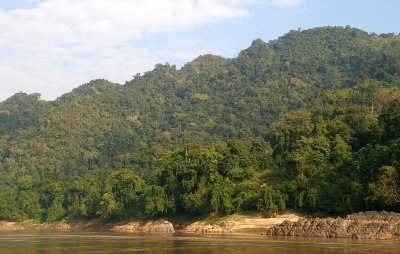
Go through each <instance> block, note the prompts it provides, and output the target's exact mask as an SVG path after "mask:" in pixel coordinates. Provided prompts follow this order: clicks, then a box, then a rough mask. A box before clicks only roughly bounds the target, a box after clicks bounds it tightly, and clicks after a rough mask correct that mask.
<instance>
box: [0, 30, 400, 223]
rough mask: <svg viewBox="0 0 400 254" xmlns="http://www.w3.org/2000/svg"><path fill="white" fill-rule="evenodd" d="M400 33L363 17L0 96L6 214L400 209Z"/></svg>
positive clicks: (0, 186)
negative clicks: (373, 31)
mask: <svg viewBox="0 0 400 254" xmlns="http://www.w3.org/2000/svg"><path fill="white" fill-rule="evenodd" d="M399 56H400V37H399V36H374V35H369V34H368V33H366V32H363V31H361V30H359V29H355V28H351V27H345V28H343V27H321V28H315V29H310V30H305V31H290V32H289V33H287V34H285V35H284V36H282V37H280V38H279V39H277V40H274V41H271V42H268V43H265V42H263V41H262V40H259V39H258V40H255V41H254V42H253V43H252V45H251V46H250V47H249V48H248V49H245V50H243V51H241V52H240V53H239V55H238V56H237V57H236V58H232V59H225V58H223V57H218V56H213V55H203V56H200V57H198V58H196V59H195V60H193V61H192V62H190V63H187V64H186V65H185V66H183V67H182V68H181V69H179V70H177V69H176V67H175V66H174V65H169V64H168V63H167V64H164V65H162V64H157V65H156V66H155V68H154V70H152V71H149V72H146V73H145V74H143V75H139V74H138V75H136V76H135V77H134V78H133V79H132V80H131V81H128V82H127V83H126V84H125V85H118V84H114V83H111V82H109V81H106V80H94V81H91V82H89V83H88V84H84V85H82V86H81V87H79V88H77V89H74V90H73V91H72V92H71V93H68V94H65V95H63V96H61V97H60V98H58V99H57V100H55V101H52V102H46V101H42V100H40V96H39V95H38V94H32V95H27V94H24V93H18V94H16V95H14V96H12V97H11V98H9V99H7V100H6V101H4V102H1V103H0V219H2V220H12V221H21V220H25V219H38V218H39V217H40V219H41V220H42V221H48V222H53V221H57V220H60V219H62V218H64V217H69V218H76V219H80V218H85V219H88V218H94V217H101V218H106V219H126V218H131V217H138V216H143V215H145V216H161V215H166V214H172V213H182V212H184V213H190V214H193V215H199V214H203V213H210V212H214V213H233V212H236V211H239V210H257V209H258V210H259V211H262V212H264V213H266V214H269V215H272V214H273V213H276V212H277V211H281V210H284V209H286V208H291V209H299V210H302V211H304V212H312V213H322V214H323V213H326V214H329V213H347V212H354V211H359V210H364V209H387V210H392V211H399V206H398V193H399V174H400V173H399V170H400V136H399V133H400V129H399V128H400V127H399V126H400V90H399V89H400V83H399V80H400V78H399V77H400V75H399V73H400V57H399Z"/></svg>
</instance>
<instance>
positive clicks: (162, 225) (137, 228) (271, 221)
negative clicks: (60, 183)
mask: <svg viewBox="0 0 400 254" xmlns="http://www.w3.org/2000/svg"><path fill="white" fill-rule="evenodd" d="M299 218H300V217H299V216H298V215H296V214H292V213H290V214H282V215H277V216H276V217H274V218H265V217H262V216H261V215H239V214H233V215H229V216H224V217H216V218H214V217H211V218H206V219H204V220H200V221H184V220H180V221H179V223H175V224H173V223H171V222H170V221H168V220H149V221H126V222H104V221H100V220H90V221H79V222H74V223H68V222H65V221H63V222H58V223H54V224H48V223H44V224H34V223H32V222H30V221H27V222H4V221H2V222H0V231H79V230H83V231H116V232H131V233H138V232H148V233H150V232H153V233H174V232H183V233H194V234H257V235H260V234H261V233H262V232H265V231H266V229H268V228H270V227H272V226H274V225H277V224H280V223H282V222H283V221H285V220H289V221H297V220H298V219H299Z"/></svg>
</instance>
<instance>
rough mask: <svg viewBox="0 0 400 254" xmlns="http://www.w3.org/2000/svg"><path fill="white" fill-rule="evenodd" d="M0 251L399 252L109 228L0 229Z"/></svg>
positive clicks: (389, 247)
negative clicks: (126, 231)
mask: <svg viewBox="0 0 400 254" xmlns="http://www.w3.org/2000/svg"><path fill="white" fill-rule="evenodd" d="M0 253H15V254H22V253H24V254H26V253H49V254H59V253H74V254H76V253H190V254H191V253H211V254H212V253H228V254H231V253H238V254H243V253H251V254H256V253H263V254H270V253H271V254H272V253H274V254H275V253H277V254H279V253H284V254H289V253H296V254H322V253H324V254H325V253H327V254H328V253H351V254H358V253H368V254H375V253H377V254H378V253H399V254H400V241H384V240H351V239H320V238H267V237H264V236H232V235H230V236H203V235H188V234H180V233H176V234H171V235H162V234H121V233H113V232H105V233H99V232H95V233H92V232H56V233H54V232H52V233H38V232H33V233H29V232H20V233H15V232H13V233H0Z"/></svg>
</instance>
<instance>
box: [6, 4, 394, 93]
mask: <svg viewBox="0 0 400 254" xmlns="http://www.w3.org/2000/svg"><path fill="white" fill-rule="evenodd" d="M399 11H400V1H398V0H380V1H378V0H375V1H374V0H352V1H350V0H347V1H345V0H12V1H10V0H8V1H5V0H0V48H1V50H0V59H1V60H0V80H1V82H0V101H1V100H4V99H6V98H8V97H9V96H11V95H12V94H14V93H16V92H19V91H23V92H27V93H33V92H39V93H41V94H42V98H43V99H46V100H53V99H55V98H57V97H58V96H60V95H61V94H63V93H66V92H69V91H70V90H72V89H73V88H74V87H77V86H79V85H81V84H83V83H86V82H88V81H90V80H91V79H95V78H106V79H109V80H110V81H114V82H119V83H124V82H125V81H126V80H130V79H131V77H132V76H133V75H134V74H136V73H141V72H145V71H148V70H151V69H152V68H153V66H154V65H155V64H156V63H165V62H169V63H171V64H176V65H177V66H178V67H180V66H182V65H183V64H185V63H186V62H188V61H190V60H192V59H194V58H195V57H197V56H198V55H200V54H205V53H212V54H218V55H222V56H225V57H234V56H236V55H237V54H238V53H239V52H240V50H242V49H245V48H246V47H248V46H249V45H250V43H251V41H253V40H254V39H256V38H261V39H263V40H264V41H269V40H273V39H276V38H277V37H279V36H281V35H283V34H285V33H287V32H288V31H289V30H291V29H298V28H301V29H308V28H313V27H317V26H328V25H329V26H346V25H350V26H352V27H357V28H360V29H363V30H365V31H367V32H376V33H378V34H380V33H392V32H393V33H396V34H398V33H400V26H399V24H400V15H399V14H398V12H399Z"/></svg>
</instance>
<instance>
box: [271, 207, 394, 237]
mask: <svg viewBox="0 0 400 254" xmlns="http://www.w3.org/2000/svg"><path fill="white" fill-rule="evenodd" d="M265 235H267V236H299V237H324V238H353V239H380V240H400V214H399V213H390V212H375V211H369V212H359V213H355V214H351V215H348V216H347V217H346V218H340V217H337V218H323V219H320V218H300V219H299V220H297V221H289V220H286V221H284V222H283V223H281V224H278V225H274V226H272V227H270V228H268V229H267V231H266V233H265Z"/></svg>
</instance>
